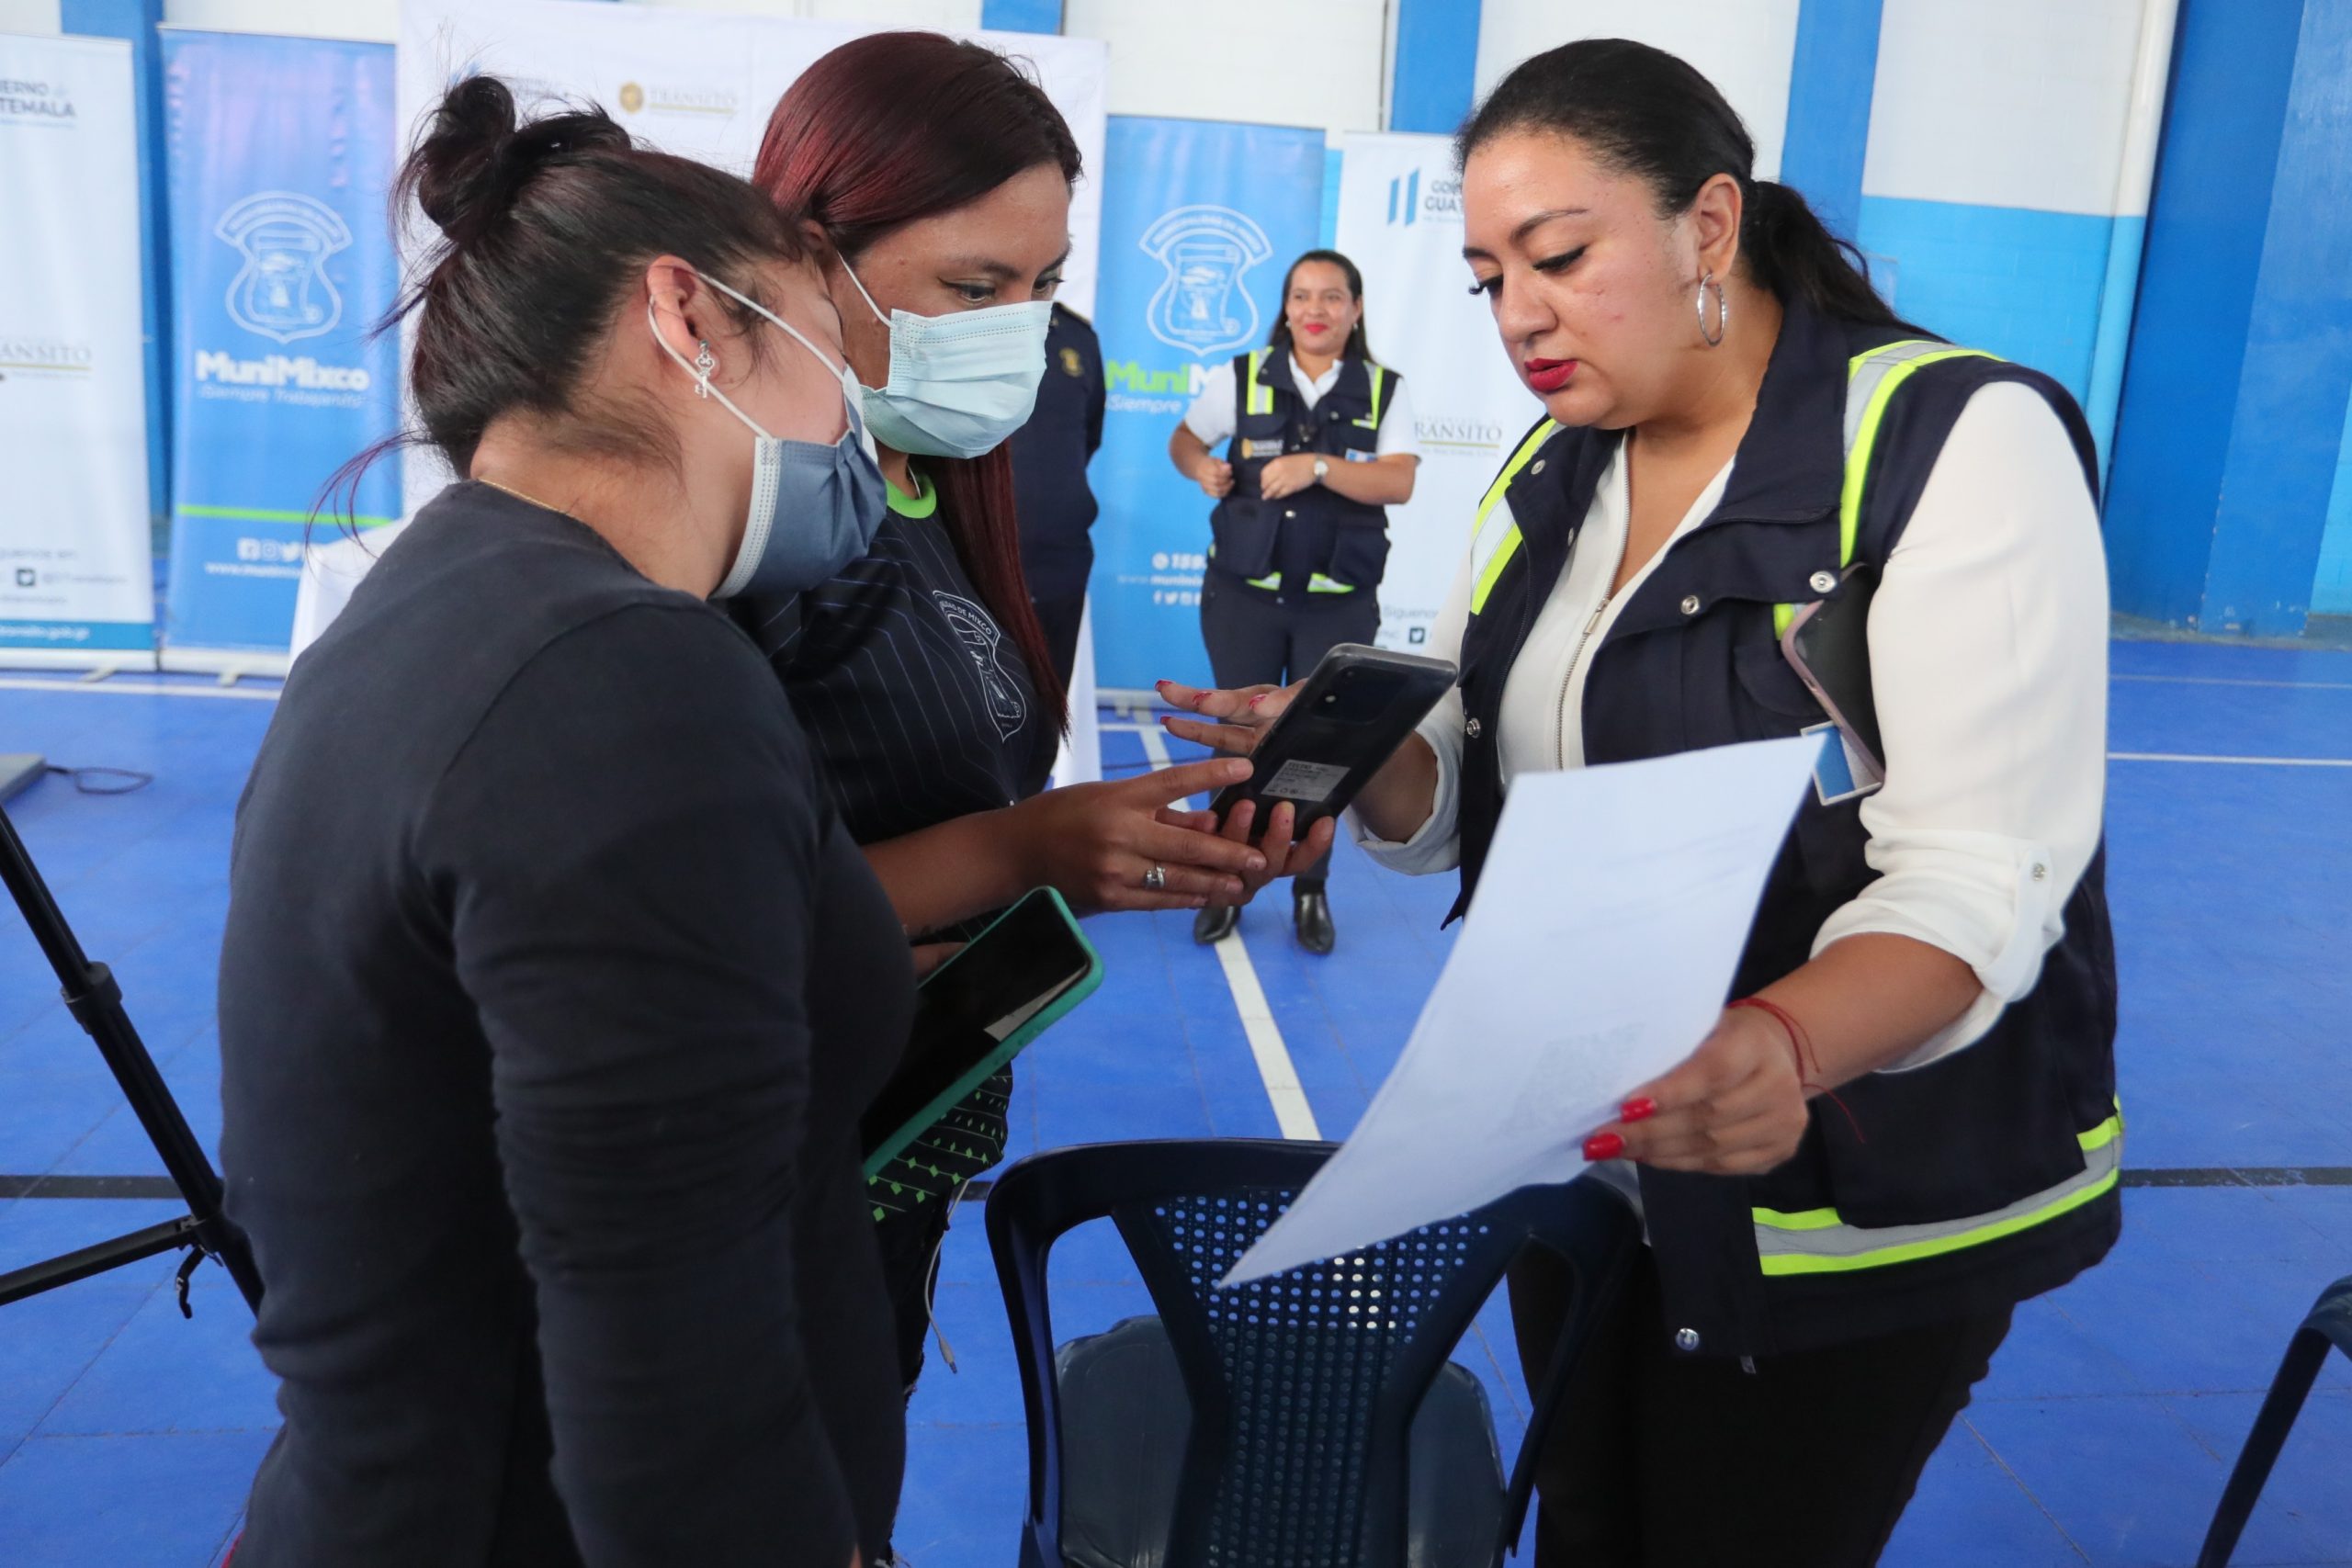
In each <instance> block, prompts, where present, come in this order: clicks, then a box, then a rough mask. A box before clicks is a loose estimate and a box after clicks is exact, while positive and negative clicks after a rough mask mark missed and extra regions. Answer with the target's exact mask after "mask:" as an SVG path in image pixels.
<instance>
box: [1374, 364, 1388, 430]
mask: <svg viewBox="0 0 2352 1568" xmlns="http://www.w3.org/2000/svg"><path fill="white" fill-rule="evenodd" d="M1387 386H1388V372H1387V371H1385V370H1383V369H1382V368H1381V367H1379V366H1377V365H1375V366H1374V367H1372V427H1373V428H1374V430H1377V429H1379V428H1380V394H1381V393H1382V392H1383V391H1384V390H1385V389H1386V388H1387Z"/></svg>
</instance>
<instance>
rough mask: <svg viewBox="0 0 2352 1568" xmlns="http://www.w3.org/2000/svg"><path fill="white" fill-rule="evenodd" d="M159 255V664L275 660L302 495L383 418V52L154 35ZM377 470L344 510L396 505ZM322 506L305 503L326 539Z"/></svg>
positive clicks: (388, 353) (295, 558)
mask: <svg viewBox="0 0 2352 1568" xmlns="http://www.w3.org/2000/svg"><path fill="white" fill-rule="evenodd" d="M164 97H165V125H166V138H167V144H166V145H167V155H168V158H169V168H170V195H171V247H172V263H173V267H172V272H173V284H172V337H173V363H172V395H173V411H174V425H173V430H174V436H173V446H174V449H175V450H174V454H173V468H172V557H171V580H170V582H169V585H168V588H167V590H166V594H165V601H164V656H163V658H164V667H165V668H166V669H180V670H223V669H248V670H254V671H267V670H270V669H273V668H275V669H280V670H282V669H283V668H284V664H285V660H286V650H287V642H288V637H289V635H290V633H291V630H292V627H293V621H294V595H295V590H296V588H297V586H298V584H299V582H300V577H301V572H302V559H303V549H304V546H305V544H306V542H307V540H308V538H309V537H310V536H311V533H312V529H313V524H312V515H313V512H314V510H316V509H317V508H318V502H319V500H320V497H321V493H322V488H323V487H324V486H325V484H326V482H327V480H328V479H329V478H330V477H331V476H333V475H334V472H335V470H336V469H337V468H340V467H342V465H343V464H344V463H345V460H346V459H348V458H350V457H353V456H355V455H356V454H357V453H359V452H360V451H362V450H364V449H365V448H367V447H368V446H369V445H370V444H372V443H374V442H376V441H378V440H380V439H381V438H382V437H384V436H385V435H387V434H390V433H391V432H392V431H393V430H395V429H397V428H398V426H399V422H400V377H399V344H398V341H397V337H396V334H392V333H386V334H384V335H383V336H382V337H380V338H378V339H376V340H375V341H373V342H370V341H369V340H368V330H369V328H370V327H372V326H373V325H374V324H375V323H376V322H377V321H379V319H380V318H381V317H382V316H383V315H384V313H385V311H386V310H389V309H390V306H391V303H392V300H393V298H394V295H395V293H396V291H397V289H398V288H399V262H398V259H397V256H396V254H395V252H394V248H393V243H392V236H391V233H390V225H389V223H388V221H387V219H386V211H387V207H386V187H387V186H388V185H389V184H390V179H391V174H392V166H393V146H392V142H393V128H394V125H395V120H394V117H393V107H392V50H391V47H390V45H388V44H366V43H343V42H334V41H330V40H326V39H294V38H269V37H261V36H255V35H248V34H230V33H203V32H181V31H175V30H166V31H165V32H164ZM399 468H400V465H399V463H398V462H397V461H393V460H387V461H384V462H379V463H378V464H376V465H375V466H374V468H371V469H370V470H369V471H368V477H367V478H366V479H364V480H363V481H362V482H361V484H360V486H359V489H358V492H357V495H356V501H355V503H354V504H353V506H352V508H351V513H349V514H348V515H353V516H356V521H357V522H358V524H359V525H361V526H362V527H366V526H371V525H377V524H381V523H389V522H390V521H392V520H393V519H394V518H396V517H397V516H398V515H399V514H400V488H399V487H400V478H399ZM339 521H340V516H339V515H338V514H337V513H335V512H334V509H333V508H329V509H326V510H318V511H317V521H316V525H315V526H316V530H317V531H318V532H319V533H321V534H322V535H329V536H331V531H332V530H333V529H334V527H335V526H337V525H338V523H339Z"/></svg>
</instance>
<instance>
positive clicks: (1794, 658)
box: [1781, 561, 1886, 785]
mask: <svg viewBox="0 0 2352 1568" xmlns="http://www.w3.org/2000/svg"><path fill="white" fill-rule="evenodd" d="M1876 592H1878V572H1877V571H1876V570H1874V569H1872V568H1871V566H1870V565H1869V564H1868V563H1866V562H1860V561H1858V562H1856V563H1855V564H1854V565H1852V566H1850V567H1848V568H1847V569H1846V575H1845V577H1844V578H1843V580H1841V581H1839V583H1838V589H1837V592H1834V593H1832V594H1830V595H1829V596H1828V597H1827V598H1826V599H1816V600H1815V601H1814V602H1813V603H1812V604H1807V605H1805V606H1804V607H1803V608H1802V609H1800V610H1798V611H1797V613H1796V615H1794V616H1792V617H1791V619H1790V621H1789V625H1788V629H1787V630H1785V631H1783V632H1782V633H1781V658H1783V659H1785V660H1788V661H1789V668H1791V669H1792V670H1794V671H1796V672H1797V678H1798V679H1799V680H1801V681H1803V682H1804V684H1805V690H1807V691H1809V692H1811V693H1812V694H1813V696H1814V700H1815V702H1817V703H1819V704H1820V705H1821V711H1822V712H1823V713H1825V714H1826V715H1828V716H1829V720H1830V722H1831V723H1833V724H1835V725H1836V726H1837V727H1838V733H1839V734H1840V735H1842V736H1843V737H1844V738H1845V739H1846V741H1847V742H1848V745H1849V748H1850V750H1851V751H1852V753H1853V764H1854V766H1855V769H1856V772H1857V773H1858V775H1867V776H1857V778H1856V779H1855V781H1854V782H1855V784H1862V785H1866V784H1876V783H1878V782H1879V781H1881V780H1883V779H1884V778H1885V777H1886V748H1885V744H1884V742H1883V740H1882V739H1880V736H1879V728H1878V704H1877V703H1876V702H1875V701H1874V700H1873V699H1872V694H1871V637H1870V626H1871V597H1872V595H1874V594H1875V593H1876Z"/></svg>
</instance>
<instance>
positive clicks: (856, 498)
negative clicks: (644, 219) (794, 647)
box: [645, 277, 889, 599]
mask: <svg viewBox="0 0 2352 1568" xmlns="http://www.w3.org/2000/svg"><path fill="white" fill-rule="evenodd" d="M703 281H704V282H705V283H707V284H709V285H710V286H711V287H712V288H716V289H718V291H719V292H720V293H721V294H725V295H727V296H728V297H729V298H730V299H738V300H741V302H742V303H743V304H744V306H746V307H747V308H748V309H750V310H754V311H757V312H758V313H759V314H760V315H762V316H763V317H765V318H766V319H767V320H768V321H771V322H773V323H775V325H776V326H778V327H781V328H782V329H783V330H784V331H785V332H786V333H788V334H790V336H791V338H792V341H793V342H795V343H797V344H799V345H800V346H801V347H803V348H805V349H807V350H808V351H809V353H810V354H811V355H815V357H816V360H817V363H819V364H820V365H822V366H823V367H825V369H826V371H827V373H828V374H830V375H832V376H835V377H837V378H840V381H841V384H842V402H843V403H844V404H845V405H846V407H847V408H848V411H849V429H848V430H846V431H845V432H843V433H842V438H841V439H840V440H839V441H836V442H834V443H833V444H832V445H831V446H824V445H821V444H820V443H818V442H814V441H785V440H780V439H778V438H777V437H775V436H773V435H770V434H768V433H767V432H766V431H764V430H763V429H761V428H760V426H759V424H758V423H757V422H756V421H754V420H753V419H752V416H751V415H749V414H747V413H745V412H743V411H742V410H741V409H739V408H737V407H736V406H735V404H734V402H733V401H732V400H730V399H729V397H728V396H727V394H726V393H724V392H722V391H720V390H719V389H718V388H716V387H714V386H712V385H711V384H710V371H711V367H710V366H709V365H708V364H707V363H697V364H688V363H687V361H686V358H685V356H684V355H681V354H680V353H679V352H678V351H677V350H676V349H674V348H672V347H671V346H670V344H669V340H668V339H666V338H664V337H663V336H662V328H661V324H660V323H659V322H658V321H655V320H654V316H653V305H652V302H651V301H650V300H648V301H647V302H646V307H645V320H646V322H647V324H648V325H650V326H651V327H652V328H653V341H654V342H656V343H658V344H661V345H662V353H664V354H666V355H669V356H670V357H671V358H673V359H674V360H676V361H677V362H678V363H679V364H680V365H681V366H684V367H685V369H686V372H687V374H689V375H691V376H693V377H694V378H695V396H696V397H703V398H717V399H718V401H719V403H720V405H721V406H722V407H724V408H725V409H726V410H727V412H729V413H731V414H733V415H734V416H735V417H736V418H737V419H740V420H741V421H742V422H743V423H744V424H745V425H747V426H749V427H750V429H751V432H752V435H753V437H754V438H755V439H754V440H753V441H752V506H751V512H750V514H749V515H748V516H747V517H746V518H745V519H744V522H743V543H742V545H741V547H739V548H738V549H737V550H736V552H735V564H734V565H733V566H732V567H730V568H729V569H728V572H727V576H726V578H725V579H724V580H723V581H720V583H719V585H718V588H717V589H716V590H715V591H713V592H712V593H711V597H712V598H714V599H731V598H733V597H735V596H736V595H737V594H739V593H777V594H785V593H798V592H802V591H803V590H805V589H809V588H814V587H816V586H817V584H819V583H820V582H824V581H830V580H831V578H832V577H833V576H834V574H836V573H837V572H839V571H840V570H842V568H843V567H845V566H847V565H848V564H849V563H850V562H852V561H854V560H855V559H857V558H859V557H860V556H863V555H865V552H866V551H867V550H869V549H871V548H872V547H873V545H874V536H875V534H876V531H877V530H879V529H880V528H881V526H882V519H883V518H884V517H885V516H886V515H888V511H889V497H888V493H887V492H886V491H885V490H884V489H883V484H882V470H881V468H879V467H877V466H876V463H875V459H874V437H873V436H872V435H870V434H867V433H866V430H865V422H864V421H863V420H861V419H860V418H859V417H858V408H857V401H858V400H857V393H858V385H857V378H856V377H854V376H853V375H851V374H850V371H849V367H847V366H842V367H838V368H836V367H835V366H834V365H833V362H832V361H831V360H830V359H828V358H826V357H825V355H823V354H822V353H820V352H819V350H818V348H817V345H816V344H813V343H810V342H809V340H808V339H807V338H805V337H802V336H801V335H800V333H798V332H797V331H796V330H794V328H793V326H792V324H791V323H790V322H788V321H785V320H784V319H783V318H782V317H780V316H778V315H776V314H775V312H774V311H772V310H762V309H761V307H760V306H759V305H758V304H757V303H756V302H755V301H753V300H751V299H744V298H743V296H742V295H741V294H738V293H736V291H735V290H734V289H732V288H728V287H727V285H725V284H723V283H721V282H719V281H718V279H717V278H715V277H706V278H704V279H703ZM703 357H704V359H706V360H707V354H706V355H704V356H703Z"/></svg>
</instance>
